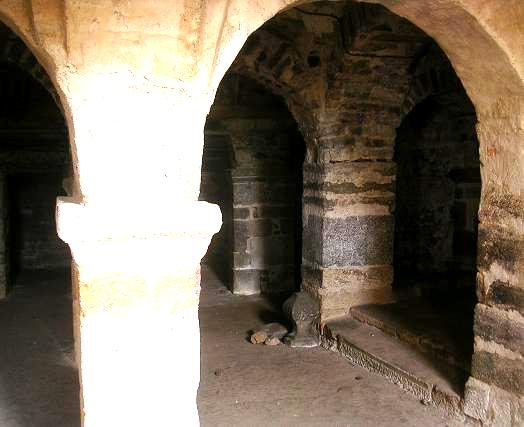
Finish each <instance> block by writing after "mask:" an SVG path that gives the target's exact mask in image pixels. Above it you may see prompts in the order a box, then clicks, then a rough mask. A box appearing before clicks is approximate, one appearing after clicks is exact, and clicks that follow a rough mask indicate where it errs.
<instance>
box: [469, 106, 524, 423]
mask: <svg viewBox="0 0 524 427" xmlns="http://www.w3.org/2000/svg"><path fill="white" fill-rule="evenodd" d="M506 102H507V104H504V103H501V105H502V106H503V107H504V108H501V107H500V106H499V105H497V106H496V110H495V111H494V112H493V113H492V114H491V116H488V117H485V116H484V117H483V116H482V115H479V121H480V123H479V124H478V125H477V130H478V134H479V137H480V142H481V149H480V158H481V173H482V197H481V204H480V211H479V221H480V224H479V236H478V255H477V268H478V272H477V298H478V304H477V306H476V308H475V318H474V334H475V338H474V352H473V358H472V363H471V377H470V378H469V380H468V382H467V384H466V390H465V396H464V401H465V402H464V411H465V413H466V414H468V415H470V416H471V417H474V418H476V419H479V420H481V421H482V422H483V423H484V424H485V425H521V424H522V423H523V422H524V416H523V408H524V403H523V402H524V332H523V331H524V228H523V224H524V204H523V200H522V171H523V170H524V156H522V148H521V146H519V144H522V141H523V140H524V132H523V131H522V128H519V127H512V126H511V123H512V122H511V121H505V117H506V115H507V116H509V117H511V112H512V111H511V109H510V108H508V107H513V108H514V106H513V105H511V103H510V102H511V100H508V101H506ZM522 105H523V104H522V101H520V104H519V102H517V103H516V106H517V109H516V111H517V112H522V111H523V110H522ZM519 108H520V109H519ZM520 114H522V113H520ZM521 117H522V116H521ZM499 129H505V130H507V131H506V133H505V134H504V138H500V137H499V136H498V133H497V132H496V130H499Z"/></svg>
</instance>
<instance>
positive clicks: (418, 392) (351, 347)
mask: <svg viewBox="0 0 524 427" xmlns="http://www.w3.org/2000/svg"><path fill="white" fill-rule="evenodd" d="M321 344H322V346H323V347H324V348H326V349H328V350H332V351H335V352H338V353H340V354H342V355H343V356H344V357H345V358H347V359H348V360H349V361H350V362H351V363H353V364H355V365H358V366H361V367H363V368H365V369H367V370H368V371H370V372H374V373H377V374H379V375H382V376H384V377H385V378H386V379H387V380H389V381H390V382H392V383H394V384H397V385H398V386H400V387H401V388H402V389H403V390H406V391H408V392H410V393H411V394H413V395H414V396H415V397H416V398H418V399H420V400H421V401H423V402H424V403H428V404H432V405H435V406H437V407H440V408H442V409H444V410H446V411H447V412H448V413H449V414H451V415H454V416H457V417H460V418H462V419H464V416H463V414H462V404H463V402H462V398H461V390H462V387H463V381H464V380H465V373H464V372H463V371H462V370H460V369H456V368H453V367H452V366H449V365H447V364H445V363H443V362H441V361H438V360H434V359H432V358H430V357H428V355H423V354H421V353H420V352H418V351H417V350H416V349H414V348H412V347H410V346H408V345H407V344H405V343H402V342H400V341H398V340H396V339H394V338H392V337H390V336H388V335H386V334H384V333H382V332H381V331H379V330H378V329H376V328H373V327H371V326H368V325H363V324H361V323H360V322H358V321H356V320H354V319H352V318H350V317H344V318H341V319H337V320H334V321H330V322H328V323H327V324H326V325H325V326H324V329H323V332H322V336H321ZM386 358H387V359H386ZM442 372H445V373H446V377H444V376H443V375H442Z"/></svg>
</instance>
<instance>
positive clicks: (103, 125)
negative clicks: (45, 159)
mask: <svg viewBox="0 0 524 427" xmlns="http://www.w3.org/2000/svg"><path fill="white" fill-rule="evenodd" d="M126 77H127V78H128V81H125V79H126ZM73 83H74V86H73V87H72V90H73V91H74V98H73V99H72V100H71V110H72V117H73V120H72V121H73V125H74V133H75V144H76V150H77V156H78V160H79V165H78V166H79V168H80V177H79V179H80V186H81V190H82V193H83V195H84V197H85V199H86V200H87V201H88V203H106V202H108V201H109V200H115V198H118V199H119V200H120V202H124V203H126V204H127V203H131V204H132V203H135V202H136V201H137V200H138V199H139V198H140V199H143V200H145V199H148V200H155V202H158V201H159V199H160V201H161V202H162V203H169V201H170V200H173V199H177V198H179V199H180V198H183V199H186V200H196V198H197V195H198V186H199V183H200V182H199V181H200V175H199V170H200V162H201V157H202V144H203V127H204V123H205V117H206V113H207V105H206V102H207V99H199V98H198V96H196V97H194V98H191V97H188V96H184V94H182V93H180V90H179V89H169V88H158V87H156V86H155V85H147V84H138V83H137V82H135V81H134V80H133V79H132V78H131V77H129V76H128V75H127V74H124V75H123V76H117V77H112V76H109V77H108V76H100V75H93V76H87V77H83V78H77V79H75V80H73Z"/></svg>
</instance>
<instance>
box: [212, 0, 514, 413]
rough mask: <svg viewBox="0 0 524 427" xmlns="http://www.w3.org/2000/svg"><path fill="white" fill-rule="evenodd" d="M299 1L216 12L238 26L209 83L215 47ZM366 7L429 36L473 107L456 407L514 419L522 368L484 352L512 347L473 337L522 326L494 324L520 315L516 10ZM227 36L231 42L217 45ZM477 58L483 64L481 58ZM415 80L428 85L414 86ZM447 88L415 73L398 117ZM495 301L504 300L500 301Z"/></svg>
mask: <svg viewBox="0 0 524 427" xmlns="http://www.w3.org/2000/svg"><path fill="white" fill-rule="evenodd" d="M358 1H360V0H358ZM306 3H311V1H303V0H298V1H297V0H291V1H284V2H271V3H269V4H266V5H259V6H256V7H253V5H251V4H247V3H246V4H245V5H244V6H242V4H241V2H240V1H236V2H233V4H232V5H231V6H230V8H229V10H234V13H231V14H228V13H227V12H226V14H225V16H224V22H227V24H228V25H229V28H238V32H236V33H234V34H227V35H226V36H224V40H221V41H220V42H221V43H219V51H218V52H217V53H216V57H217V58H218V60H217V61H215V62H216V64H217V66H216V67H215V69H214V70H213V73H214V76H213V78H212V79H211V80H212V81H214V82H216V81H218V80H220V75H221V74H223V72H224V71H225V68H227V65H228V63H231V62H232V61H233V58H234V56H236V52H235V51H234V49H233V50H231V49H229V50H228V51H227V52H226V50H223V51H220V47H221V46H228V41H229V40H231V41H232V45H233V46H234V45H236V46H238V44H239V43H240V42H239V40H245V39H246V38H247V36H248V35H249V34H251V33H253V32H254V31H255V29H257V28H259V27H260V26H261V24H263V23H264V22H266V21H267V20H268V19H270V18H271V17H272V16H274V15H275V14H277V13H279V12H282V11H284V10H287V9H289V8H293V7H296V6H301V5H303V4H306ZM368 3H374V4H380V5H383V6H385V7H386V8H388V9H389V10H390V11H391V12H393V13H395V14H397V15H399V16H401V17H404V18H406V19H407V20H409V21H410V22H412V23H413V24H415V25H416V26H418V27H419V28H420V29H422V30H423V31H424V32H425V33H426V34H428V35H429V36H430V37H432V38H433V39H434V40H435V41H436V42H437V43H438V45H439V46H440V48H441V49H442V50H443V51H444V53H445V54H446V56H447V57H448V58H449V60H450V62H451V64H452V67H453V68H454V70H455V71H456V74H457V76H458V78H459V80H460V83H461V84H462V85H463V86H464V88H465V90H466V92H467V94H468V96H469V98H470V99H471V101H472V103H473V105H474V107H475V111H476V114H477V119H478V124H477V133H478V137H479V143H480V160H481V165H482V166H481V176H482V193H481V202H480V209H479V221H480V224H479V244H478V247H479V254H478V261H477V271H478V273H477V295H478V305H477V309H476V315H475V334H476V337H475V353H474V355H473V363H472V372H471V375H472V377H470V379H469V381H468V384H467V386H466V392H465V403H464V408H465V412H466V413H467V414H468V415H471V416H474V417H475V418H477V419H481V420H483V421H486V420H488V418H489V419H490V420H491V421H492V420H493V417H496V416H498V415H493V414H494V412H496V411H495V409H492V407H491V406H490V405H493V402H494V401H496V399H502V400H506V401H509V402H511V403H510V405H511V408H512V409H511V413H512V414H513V415H509V416H510V417H513V418H512V419H513V420H516V419H520V418H517V417H518V408H519V407H520V406H519V403H518V401H517V399H518V396H519V395H522V389H521V387H522V386H521V383H522V382H521V380H518V379H517V378H519V376H520V373H521V372H522V371H521V369H522V367H521V366H522V365H521V364H520V365H519V364H518V363H515V362H514V360H515V359H512V357H517V356H511V354H510V356H507V355H505V353H504V352H502V353H501V352H497V351H495V350H494V347H493V346H492V343H493V342H495V344H497V345H502V346H504V345H506V349H508V350H507V351H509V352H511V351H514V350H511V349H514V348H515V347H514V344H512V343H511V342H504V340H503V339H502V338H501V337H498V338H497V337H494V336H493V333H487V332H486V331H484V332H483V325H487V324H493V323H494V322H499V324H504V325H505V326H504V328H510V329H511V330H513V329H512V328H518V324H519V322H521V321H522V319H521V320H519V322H516V323H515V324H513V325H512V326H510V325H509V323H508V322H507V321H506V320H503V319H507V316H508V313H507V310H508V307H512V310H517V311H520V312H521V313H522V307H521V306H520V305H519V304H521V303H519V302H518V301H521V299H519V297H516V295H517V293H518V294H519V295H520V290H521V289H522V273H523V272H524V257H523V256H522V254H523V253H524V243H523V242H524V233H523V232H522V226H521V224H522V222H523V220H524V202H523V201H522V197H523V196H522V195H523V194H524V189H523V187H522V182H523V180H524V146H523V144H522V141H523V140H524V125H523V123H524V114H523V111H524V110H523V103H522V99H524V78H523V76H524V61H523V59H522V48H521V47H519V43H520V44H521V43H522V41H523V40H524V31H523V30H522V27H521V25H520V24H519V22H522V19H524V6H523V5H522V3H521V2H519V1H516V0H515V1H510V2H505V1H502V0H497V1H492V2H489V3H488V2H476V1H473V0H459V1H454V0H438V1H434V2H420V1H417V0H369V1H368ZM247 8H251V10H247ZM357 9H358V8H357ZM246 17H249V18H250V19H246ZM357 17H358V13H357ZM243 19H244V21H242V20H243ZM357 23H358V20H357ZM228 37H231V38H230V39H229V40H226V39H227V38H228ZM228 47H231V46H228ZM483 58H489V61H488V60H484V59H483ZM424 81H428V83H427V84H426V85H424V83H423V82H424ZM456 84H459V82H458V81H452V80H449V81H447V80H445V79H442V75H441V74H440V73H439V72H438V70H435V69H433V70H431V69H427V70H424V71H420V72H419V74H418V75H417V77H416V79H415V80H414V81H413V83H412V85H410V88H409V90H408V92H407V95H406V97H405V101H404V102H403V104H402V105H401V106H400V107H401V108H400V110H401V111H400V116H401V115H405V114H406V113H407V112H408V111H409V110H410V109H411V108H412V106H413V105H415V104H416V103H417V102H418V101H420V100H422V99H424V98H425V97H427V95H428V94H429V93H430V92H433V91H438V90H440V89H442V88H447V87H453V86H454V85H456ZM421 86H422V87H421ZM423 86H427V87H425V88H424V87H423ZM503 294H504V295H506V296H507V297H504V298H502V297H501V295H503ZM509 295H514V296H515V297H509ZM510 300H511V301H510ZM501 333H502V332H501ZM508 357H509V358H508ZM488 367H491V369H490V368H488ZM493 372H496V373H493ZM489 390H492V397H490V398H486V399H487V400H486V401H480V400H479V399H481V396H482V398H485V396H486V395H487V393H489ZM479 408H483V409H482V410H481V409H479ZM490 408H491V409H490Z"/></svg>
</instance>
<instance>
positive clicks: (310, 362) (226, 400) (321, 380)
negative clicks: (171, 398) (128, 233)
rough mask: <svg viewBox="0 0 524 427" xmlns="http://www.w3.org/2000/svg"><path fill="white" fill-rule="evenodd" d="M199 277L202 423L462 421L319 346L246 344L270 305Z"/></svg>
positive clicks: (207, 273)
mask: <svg viewBox="0 0 524 427" xmlns="http://www.w3.org/2000/svg"><path fill="white" fill-rule="evenodd" d="M202 278H203V285H202V287H203V290H202V296H201V305H200V327H201V330H202V331H203V333H202V334H201V381H200V389H199V393H198V407H199V413H200V422H201V424H202V425H203V426H337V427H338V426H351V427H356V426H416V427H420V426H446V425H449V426H451V425H453V426H454V425H457V426H458V425H463V423H461V422H459V421H458V420H454V419H451V418H448V417H447V416H446V415H445V414H444V413H443V412H440V411H439V410H437V409H436V408H434V407H431V406H425V405H424V404H422V403H421V402H419V401H418V400H416V399H415V398H414V397H413V396H412V395H410V394H408V393H405V392H403V391H402V390H401V389H400V388H398V387H397V386H395V385H393V384H391V383H389V382H387V381H386V380H385V379H384V378H382V377H380V376H378V375H375V374H371V373H369V372H368V371H366V370H364V369H362V368H359V367H356V366H352V365H351V364H350V363H348V362H347V361H346V360H345V359H344V358H342V357H341V356H340V355H337V354H335V353H331V352H328V351H326V350H324V349H322V348H315V349H292V348H289V347H286V346H284V345H280V346H277V347H271V346H265V345H263V344H259V345H253V344H251V343H249V342H248V340H247V337H248V331H249V330H251V329H253V328H257V327H258V326H260V325H262V324H263V323H265V322H272V321H278V320H280V315H279V314H278V312H276V311H275V309H274V308H273V305H272V304H270V303H268V302H266V301H264V300H263V299H261V298H259V297H241V296H234V295H231V294H230V293H229V292H228V291H226V289H225V288H223V287H222V285H221V284H220V283H219V282H218V280H217V279H216V277H215V276H214V274H213V272H212V271H211V270H209V269H203V271H202Z"/></svg>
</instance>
